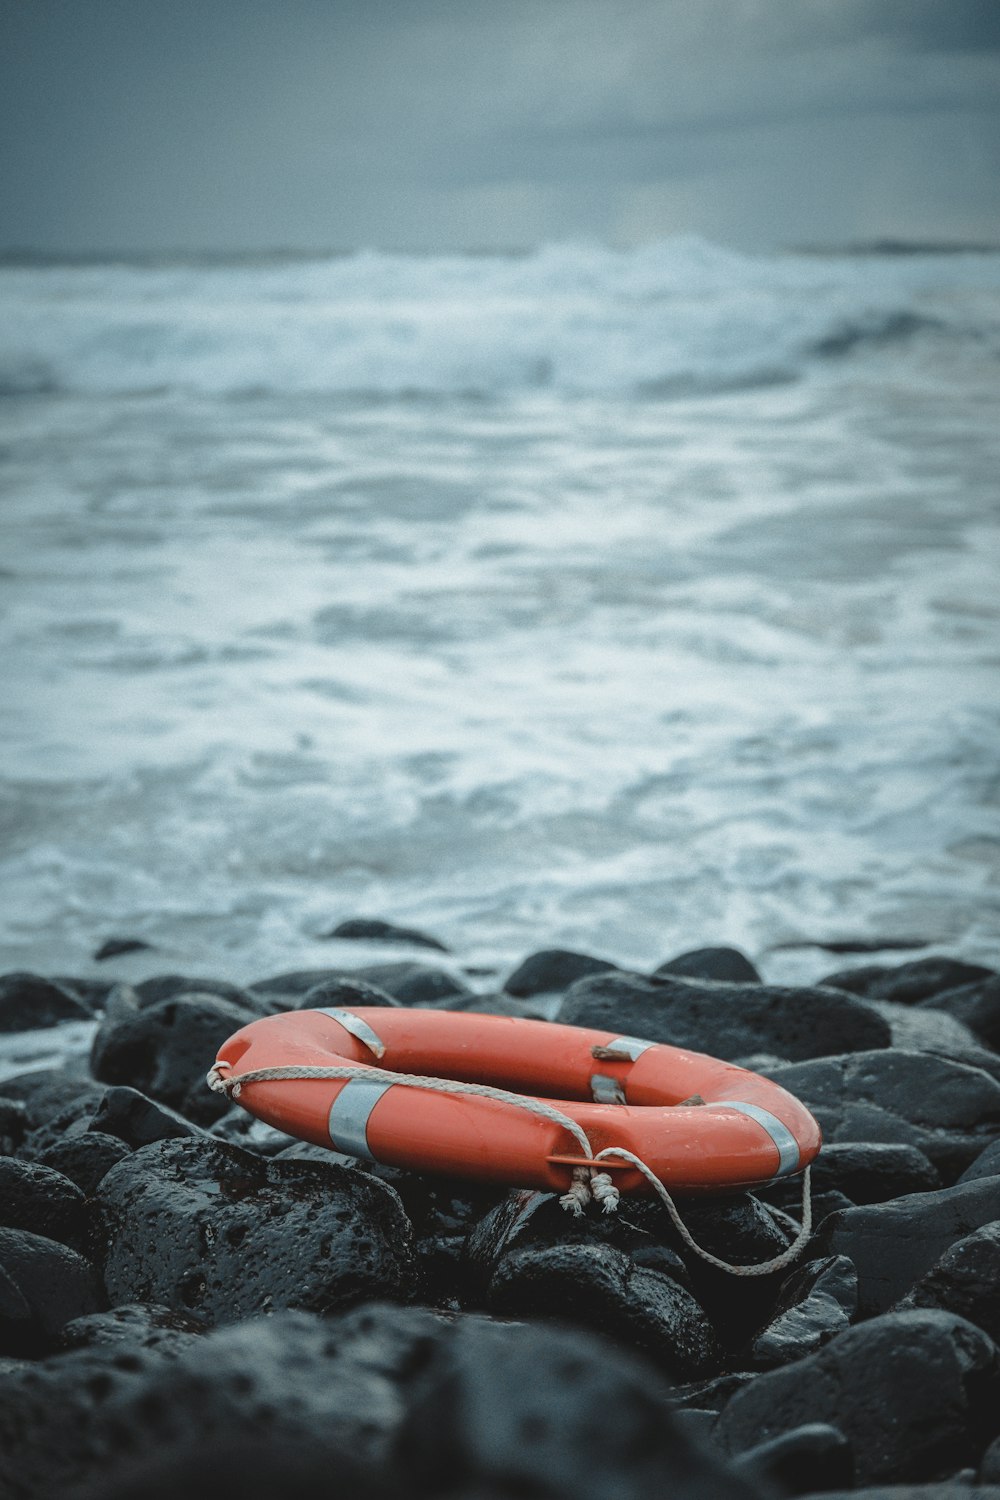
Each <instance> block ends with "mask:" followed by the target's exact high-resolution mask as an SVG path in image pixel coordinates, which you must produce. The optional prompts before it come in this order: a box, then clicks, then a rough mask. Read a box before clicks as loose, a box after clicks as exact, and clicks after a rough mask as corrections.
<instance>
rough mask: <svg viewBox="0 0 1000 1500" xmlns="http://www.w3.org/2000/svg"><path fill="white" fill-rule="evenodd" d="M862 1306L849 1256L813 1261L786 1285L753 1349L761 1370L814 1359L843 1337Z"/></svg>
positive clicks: (790, 1278)
mask: <svg viewBox="0 0 1000 1500" xmlns="http://www.w3.org/2000/svg"><path fill="white" fill-rule="evenodd" d="M857 1305H858V1275H857V1271H856V1270H855V1268H854V1263H853V1262H852V1261H850V1260H848V1258H847V1257H846V1256H845V1255H831V1256H828V1257H827V1258H826V1259H824V1260H814V1261H808V1262H807V1263H806V1264H805V1265H804V1266H799V1267H798V1269H797V1270H795V1271H793V1272H792V1274H791V1275H790V1276H789V1277H787V1278H786V1280H785V1281H784V1282H782V1286H781V1291H780V1293H779V1295H778V1301H777V1305H776V1307H775V1309H774V1314H773V1316H772V1318H771V1321H770V1322H769V1323H768V1325H767V1327H766V1328H764V1329H762V1330H761V1332H760V1333H758V1334H757V1336H756V1337H755V1339H754V1340H753V1343H752V1344H751V1346H750V1354H749V1362H750V1363H752V1364H754V1365H757V1366H759V1367H762V1368H770V1367H771V1366H774V1365H787V1364H791V1363H792V1361H793V1360H796V1359H804V1358H805V1357H806V1355H808V1354H815V1353H816V1351H817V1349H821V1348H822V1347H823V1345H824V1344H828V1343H829V1342H830V1340H831V1339H832V1338H835V1337H836V1336H837V1334H838V1333H843V1331H844V1329H845V1328H848V1327H849V1326H850V1322H851V1319H852V1317H853V1316H854V1314H855V1312H856V1311H857Z"/></svg>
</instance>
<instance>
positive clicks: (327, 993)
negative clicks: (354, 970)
mask: <svg viewBox="0 0 1000 1500" xmlns="http://www.w3.org/2000/svg"><path fill="white" fill-rule="evenodd" d="M399 1003H400V1002H399V1001H398V1000H394V999H393V998H392V996H391V995H389V994H387V993H386V991H385V990H380V989H379V988H378V986H377V985H374V984H367V983H366V982H365V980H363V979H346V978H344V979H324V980H321V982H320V983H319V984H314V985H313V987H312V989H309V990H306V992H305V994H304V995H303V996H302V998H301V999H299V998H298V997H297V996H296V997H295V1005H294V1006H293V1007H291V1008H292V1009H294V1010H329V1009H333V1010H356V1009H357V1007H358V1006H369V1005H376V1006H397V1007H398V1005H399Z"/></svg>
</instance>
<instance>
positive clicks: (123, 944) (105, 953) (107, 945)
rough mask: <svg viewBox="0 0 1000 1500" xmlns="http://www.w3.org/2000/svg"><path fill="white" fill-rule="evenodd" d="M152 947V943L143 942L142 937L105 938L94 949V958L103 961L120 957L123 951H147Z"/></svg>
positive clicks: (99, 961) (96, 960) (98, 961)
mask: <svg viewBox="0 0 1000 1500" xmlns="http://www.w3.org/2000/svg"><path fill="white" fill-rule="evenodd" d="M152 947H153V944H152V943H147V942H145V941H144V939H143V938H133V937H111V938H106V939H105V941H104V942H103V943H102V944H101V945H100V947H99V948H97V949H96V951H95V953H94V960H95V962H96V963H103V962H104V960H105V959H106V958H120V957H121V955H122V954H123V953H142V952H148V951H149V950H151V949H152Z"/></svg>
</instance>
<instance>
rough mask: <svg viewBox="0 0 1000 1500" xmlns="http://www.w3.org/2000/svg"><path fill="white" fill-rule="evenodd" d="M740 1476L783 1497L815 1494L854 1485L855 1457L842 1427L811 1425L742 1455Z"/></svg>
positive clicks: (810, 1423) (819, 1423) (739, 1465)
mask: <svg viewBox="0 0 1000 1500" xmlns="http://www.w3.org/2000/svg"><path fill="white" fill-rule="evenodd" d="M736 1467H737V1468H738V1470H739V1472H740V1473H741V1474H745V1475H746V1476H747V1478H748V1479H753V1480H755V1481H756V1482H757V1483H758V1484H760V1485H762V1486H763V1487H765V1488H766V1489H767V1490H769V1491H770V1492H771V1493H776V1494H778V1495H781V1496H794V1495H806V1494H815V1493H816V1486H817V1485H819V1487H820V1490H828V1489H832V1487H833V1486H834V1485H851V1484H852V1483H853V1481H854V1454H853V1452H852V1451H851V1445H850V1443H849V1442H848V1441H847V1439H846V1437H845V1436H844V1434H843V1433H842V1432H841V1430H840V1428H839V1427H833V1426H831V1425H830V1423H829V1422H809V1423H807V1424H806V1425H805V1426H804V1427H795V1428H793V1429H792V1431H791V1432H783V1433H782V1434H781V1436H780V1437H776V1438H771V1439H769V1440H768V1441H767V1442H765V1443H758V1444H757V1446H756V1447H754V1448H751V1449H749V1451H748V1452H746V1453H744V1454H742V1456H741V1457H740V1460H739V1462H738V1464H737V1465H736Z"/></svg>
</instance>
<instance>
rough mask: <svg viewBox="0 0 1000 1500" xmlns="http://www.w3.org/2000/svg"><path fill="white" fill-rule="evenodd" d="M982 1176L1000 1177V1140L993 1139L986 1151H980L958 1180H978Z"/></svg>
mask: <svg viewBox="0 0 1000 1500" xmlns="http://www.w3.org/2000/svg"><path fill="white" fill-rule="evenodd" d="M980 1177H1000V1140H995V1141H991V1142H990V1144H989V1145H988V1146H987V1147H986V1149H985V1151H980V1153H979V1155H978V1156H977V1157H976V1158H975V1160H974V1161H973V1162H972V1163H971V1164H970V1165H969V1166H967V1167H966V1169H965V1171H964V1172H963V1173H962V1175H961V1177H960V1178H959V1179H958V1180H959V1182H977V1181H978V1180H979V1178H980Z"/></svg>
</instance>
